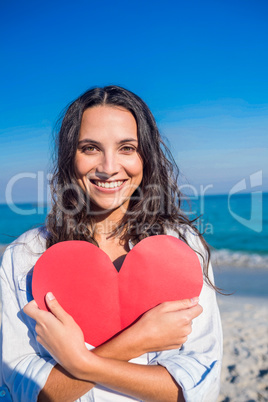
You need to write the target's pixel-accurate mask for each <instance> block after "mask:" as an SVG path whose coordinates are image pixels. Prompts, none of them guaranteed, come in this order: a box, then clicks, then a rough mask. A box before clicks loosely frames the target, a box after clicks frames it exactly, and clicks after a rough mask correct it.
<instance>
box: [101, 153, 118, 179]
mask: <svg viewBox="0 0 268 402" xmlns="http://www.w3.org/2000/svg"><path fill="white" fill-rule="evenodd" d="M118 171H119V164H118V160H117V157H116V155H115V154H114V153H110V152H109V153H106V154H103V156H102V160H101V162H100V164H99V165H98V167H97V172H98V173H101V174H103V175H105V176H112V175H114V174H116V173H117V172H118Z"/></svg>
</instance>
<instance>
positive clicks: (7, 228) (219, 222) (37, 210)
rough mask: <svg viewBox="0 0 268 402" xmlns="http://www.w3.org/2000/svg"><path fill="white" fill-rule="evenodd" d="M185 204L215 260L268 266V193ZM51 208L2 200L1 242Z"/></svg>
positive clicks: (41, 222) (38, 221)
mask: <svg viewBox="0 0 268 402" xmlns="http://www.w3.org/2000/svg"><path fill="white" fill-rule="evenodd" d="M188 200H189V201H190V204H191V212H190V207H189V205H188ZM254 203H255V204H256V203H257V204H256V205H255V209H254V211H253V205H252V204H254ZM183 206H184V211H185V213H186V214H187V215H188V216H189V218H191V219H194V218H196V217H198V216H199V219H198V220H197V221H196V226H197V227H198V229H199V231H200V232H201V233H204V237H205V239H206V241H207V242H208V244H209V246H210V248H211V251H212V261H217V263H218V264H219V265H226V266H238V267H241V266H247V267H256V268H266V267H267V268H268V208H267V206H268V193H262V196H261V198H260V197H259V198H258V199H253V196H252V194H251V193H239V194H234V195H232V196H231V198H230V199H228V194H214V195H212V194H209V195H205V196H204V197H200V196H198V197H187V199H186V201H185V202H184V204H183ZM16 209H17V210H16ZM49 209H50V204H48V203H46V204H44V203H42V204H41V203H38V202H36V201H33V202H27V203H23V202H21V203H19V202H18V203H16V204H15V206H13V210H12V209H10V206H9V205H7V204H0V245H1V246H2V247H5V246H7V245H8V244H9V243H11V242H12V241H13V240H15V239H17V238H18V237H19V236H20V235H21V234H22V233H24V232H25V231H27V230H29V229H32V228H35V227H38V226H43V225H44V223H45V218H46V215H47V213H48V212H49ZM18 212H22V213H18ZM254 214H255V215H256V216H253V215H254Z"/></svg>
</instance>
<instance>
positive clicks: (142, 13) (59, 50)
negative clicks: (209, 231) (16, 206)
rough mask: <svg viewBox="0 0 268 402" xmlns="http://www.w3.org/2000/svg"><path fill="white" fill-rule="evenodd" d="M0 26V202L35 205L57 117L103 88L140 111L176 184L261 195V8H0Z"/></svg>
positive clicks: (258, 2)
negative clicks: (143, 105) (129, 97)
mask: <svg viewBox="0 0 268 402" xmlns="http://www.w3.org/2000/svg"><path fill="white" fill-rule="evenodd" d="M0 15H1V17H0V18H1V21H0V22H1V23H0V32H1V58H2V62H1V67H0V69H1V77H0V79H1V100H0V108H1V116H0V147H1V162H0V189H1V194H0V202H4V201H5V192H6V189H7V188H8V189H9V190H10V191H11V193H12V197H13V199H14V201H16V202H19V201H35V200H37V198H38V197H40V194H41V193H43V189H42V185H41V184H40V183H41V182H42V173H39V196H38V188H37V179H35V175H36V174H37V172H38V171H39V172H45V175H46V172H48V170H49V160H50V159H49V158H50V157H49V155H50V150H51V147H52V145H51V132H52V128H53V126H54V124H55V122H56V119H57V117H58V115H59V113H60V112H61V110H62V109H63V108H64V107H65V106H66V104H68V103H69V102H70V101H71V100H73V99H75V98H76V97H77V96H78V95H80V94H81V93H82V92H84V91H85V90H86V89H88V88H90V87H92V86H96V85H107V84H117V85H121V86H124V87H126V88H128V89H130V90H132V91H133V92H135V93H137V94H138V95H139V96H140V97H142V98H143V99H144V100H145V101H146V102H147V104H148V105H149V107H150V108H151V110H152V112H153V114H154V115H155V117H156V120H157V122H158V124H159V127H160V130H161V133H162V134H163V136H165V137H166V138H167V141H168V143H169V146H170V147H171V149H172V151H173V154H174V157H175V159H176V161H177V163H178V165H179V167H180V169H181V172H182V178H181V184H186V183H189V184H192V185H194V186H195V189H197V190H198V191H199V190H200V188H201V186H207V185H209V186H210V187H209V189H208V190H207V194H216V193H227V192H229V191H230V189H231V188H232V187H233V186H234V185H235V184H236V183H237V182H239V181H240V180H242V179H244V178H245V179H246V183H247V189H248V190H249V191H250V187H249V176H250V175H251V174H253V173H255V172H257V171H260V170H261V171H262V181H263V186H262V189H263V190H265V191H267V190H268V162H267V160H268V113H267V112H268V73H267V72H268V2H267V1H266V0H251V1H249V0H232V1H231V0H224V1H223V0H222V1H217V0H202V1H201V0H184V1H181V0H174V1H173V0H172V1H171V0H166V1H158V0H154V1H145V0H143V1H141V0H136V1H135V2H128V1H125V0H124V1H123V0H118V1H107V0H104V1H96V0H95V1H91V0H87V1H86V0H77V1H73V0H72V1H68V0H65V1H62V0H59V1H50V0H47V1H46V2H39V1H31V0H26V1H19V0H14V1H11V0H2V1H1V4H0ZM18 174H21V176H16V175H18ZM27 175H28V177H27ZM19 177H24V178H20V179H19ZM12 180H13V185H12ZM44 185H46V183H45V184H44ZM9 190H8V191H9Z"/></svg>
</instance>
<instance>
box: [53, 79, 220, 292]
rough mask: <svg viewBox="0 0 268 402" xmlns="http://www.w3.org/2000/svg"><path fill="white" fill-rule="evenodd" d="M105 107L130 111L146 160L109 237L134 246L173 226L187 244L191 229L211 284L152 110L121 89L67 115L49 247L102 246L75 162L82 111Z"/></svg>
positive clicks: (98, 92) (80, 101) (93, 97)
mask: <svg viewBox="0 0 268 402" xmlns="http://www.w3.org/2000/svg"><path fill="white" fill-rule="evenodd" d="M104 105H106V106H111V107H117V108H118V107H119V108H124V109H126V110H128V111H129V112H130V113H132V115H133V116H134V118H135V120H136V123H137V131H138V152H139V154H140V156H141V158H142V161H143V179H142V182H141V184H140V186H139V188H138V189H137V190H136V191H135V192H134V193H133V195H132V197H131V199H130V202H129V206H128V210H127V212H126V213H125V215H124V216H123V218H122V220H121V222H120V223H119V225H118V227H117V229H116V230H115V231H114V232H113V233H112V234H111V236H115V235H116V236H120V238H121V240H123V241H127V240H131V241H132V242H133V243H134V244H136V243H138V242H139V241H140V240H142V239H143V238H145V237H148V236H152V235H156V234H165V233H166V230H167V228H171V229H173V230H175V231H176V233H178V235H179V237H180V238H181V239H182V240H184V241H185V242H186V243H187V236H186V235H185V228H188V229H190V230H191V231H192V232H194V233H195V234H196V235H197V236H198V237H199V239H200V241H201V243H202V244H203V246H204V253H203V254H202V258H203V262H204V264H203V265H204V275H205V278H206V280H207V282H209V283H210V284H211V282H210V280H209V278H208V264H209V259H210V251H209V248H208V246H207V244H206V242H205V240H204V238H203V236H202V235H201V234H200V233H199V231H198V229H197V228H196V226H195V220H192V221H191V220H189V218H188V217H187V215H186V214H185V213H183V211H182V210H181V202H182V194H181V192H180V189H179V186H178V176H179V169H178V167H177V165H176V163H175V161H174V159H173V157H172V155H171V153H170V151H169V149H168V148H167V147H166V145H165V144H164V142H163V141H162V139H161V136H160V133H159V130H158V128H157V125H156V122H155V119H154V117H153V115H152V113H151V111H150V110H149V108H148V106H147V105H146V104H145V103H144V101H143V100H142V99H141V98H139V97H138V96H137V95H135V94H134V93H132V92H130V91H128V90H126V89H124V88H121V87H118V86H106V87H104V88H93V89H90V90H88V91H87V92H85V93H84V94H83V95H81V96H80V97H79V98H77V99H76V100H75V101H74V102H72V103H71V104H70V105H69V107H68V108H67V110H66V111H65V112H64V116H63V118H62V119H61V125H60V129H59V130H58V134H57V140H56V145H57V147H56V149H57V154H56V161H55V168H54V173H53V176H52V180H51V188H52V209H51V212H50V213H49V215H48V217H47V221H46V227H47V231H48V237H47V242H46V246H47V248H49V247H51V246H52V245H53V244H55V243H58V242H61V241H65V240H85V241H88V242H90V243H93V244H95V245H98V244H97V242H96V240H95V239H94V214H93V212H92V211H91V208H90V196H89V195H88V194H86V193H85V192H84V191H83V190H82V189H81V188H80V187H79V185H78V183H77V179H76V176H75V170H74V161H75V155H76V151H77V147H78V139H79V132H80V126H81V120H82V115H83V113H84V111H85V110H86V109H88V108H91V107H96V106H104ZM212 286H213V285H212Z"/></svg>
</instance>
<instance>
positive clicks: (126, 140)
mask: <svg viewBox="0 0 268 402" xmlns="http://www.w3.org/2000/svg"><path fill="white" fill-rule="evenodd" d="M125 142H138V140H137V139H136V138H125V139H123V140H121V141H118V142H117V144H119V145H120V144H123V143H125ZM87 143H90V144H95V145H101V143H100V142H99V141H95V140H91V139H90V138H85V139H84V140H81V141H78V145H83V144H87Z"/></svg>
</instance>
